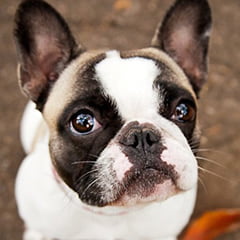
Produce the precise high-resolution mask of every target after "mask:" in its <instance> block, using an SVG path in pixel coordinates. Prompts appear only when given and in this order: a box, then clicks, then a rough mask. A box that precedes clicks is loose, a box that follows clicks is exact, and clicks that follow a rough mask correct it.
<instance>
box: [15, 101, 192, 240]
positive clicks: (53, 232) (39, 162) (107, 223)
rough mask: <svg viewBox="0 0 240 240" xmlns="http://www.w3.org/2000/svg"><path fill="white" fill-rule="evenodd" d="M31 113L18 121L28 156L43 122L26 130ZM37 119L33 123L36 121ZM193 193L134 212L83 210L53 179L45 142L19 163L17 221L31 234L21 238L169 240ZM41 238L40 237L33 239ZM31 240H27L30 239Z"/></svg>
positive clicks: (188, 209)
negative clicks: (22, 221)
mask: <svg viewBox="0 0 240 240" xmlns="http://www.w3.org/2000/svg"><path fill="white" fill-rule="evenodd" d="M33 114H35V110H34V108H33V105H29V106H28V108H27V110H26V112H25V115H24V118H23V122H22V141H23V144H24V147H25V149H26V151H27V152H29V151H30V148H31V147H30V146H31V142H32V141H34V134H33V133H34V132H35V131H36V130H37V126H38V125H39V124H40V122H41V121H42V119H41V118H37V121H36V122H32V121H31V124H30V125H29V119H34V118H33ZM35 119H36V118H35ZM195 195H196V188H193V189H192V190H190V191H187V192H185V193H181V194H178V195H176V196H173V197H171V198H169V199H168V200H166V201H164V202H161V203H160V202H153V203H150V204H148V205H145V206H139V207H134V208H131V209H130V208H128V209H125V208H111V207H107V208H100V209H99V210H97V209H96V208H91V207H86V206H85V205H83V204H82V203H81V202H80V200H79V199H78V197H77V194H75V193H74V192H73V191H72V190H71V189H69V188H68V187H67V186H66V185H65V184H64V183H60V182H58V181H57V180H56V178H55V176H54V174H53V171H52V164H51V160H50V156H49V151H48V144H47V137H46V136H45V138H42V139H41V141H40V142H38V143H37V144H36V145H35V148H34V151H33V152H31V153H30V154H29V155H28V156H27V157H26V158H25V159H24V161H23V163H22V165H21V167H20V170H19V173H18V177H17V182H16V197H17V202H18V207H19V213H20V216H21V217H22V218H23V220H24V222H25V224H26V227H27V229H28V231H29V232H35V233H36V235H35V236H37V237H36V238H32V237H31V236H30V235H31V234H26V235H25V236H26V238H25V239H36V240H41V239H45V238H43V236H44V237H47V238H49V239H52V238H57V239H61V240H74V239H75V240H76V239H78V240H81V239H91V240H92V239H111V240H113V239H131V240H135V239H136V240H141V239H150V240H153V239H158V240H173V239H176V236H177V235H178V234H179V232H180V231H181V230H182V228H183V227H184V226H185V225H186V223H187V222H188V220H189V217H190V215H191V213H192V210H193V207H194V203H195ZM37 233H41V234H37ZM29 236H30V237H29Z"/></svg>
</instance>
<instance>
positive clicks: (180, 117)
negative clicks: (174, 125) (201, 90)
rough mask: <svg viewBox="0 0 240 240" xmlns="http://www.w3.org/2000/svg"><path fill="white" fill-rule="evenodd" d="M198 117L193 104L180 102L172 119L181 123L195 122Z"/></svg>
mask: <svg viewBox="0 0 240 240" xmlns="http://www.w3.org/2000/svg"><path fill="white" fill-rule="evenodd" d="M195 117H196V111H195V109H194V107H193V106H191V104H189V103H187V102H180V103H179V104H178V105H177V106H176V108H175V112H174V114H173V115H172V119H173V120H176V121H179V122H189V121H193V120H194V119H195Z"/></svg>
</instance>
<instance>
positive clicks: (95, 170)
mask: <svg viewBox="0 0 240 240" xmlns="http://www.w3.org/2000/svg"><path fill="white" fill-rule="evenodd" d="M97 171H98V170H97V169H93V170H91V171H88V172H86V173H85V174H83V175H82V176H81V177H80V178H79V179H78V180H77V184H79V182H80V181H81V180H83V179H84V178H85V177H86V176H88V175H89V174H91V173H94V172H97Z"/></svg>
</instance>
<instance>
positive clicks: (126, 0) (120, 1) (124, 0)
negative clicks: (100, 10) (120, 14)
mask: <svg viewBox="0 0 240 240" xmlns="http://www.w3.org/2000/svg"><path fill="white" fill-rule="evenodd" d="M131 6H132V2H131V0H116V1H115V3H114V6H113V8H114V9H115V10H117V11H121V10H127V9H128V8H130V7H131Z"/></svg>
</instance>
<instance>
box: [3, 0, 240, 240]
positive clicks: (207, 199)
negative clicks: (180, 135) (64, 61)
mask: <svg viewBox="0 0 240 240" xmlns="http://www.w3.org/2000/svg"><path fill="white" fill-rule="evenodd" d="M209 1H210V4H211V7H212V11H213V20H214V24H213V32H212V38H211V46H210V58H209V80H208V82H207V84H206V85H205V87H204V89H203V91H202V93H201V100H200V103H199V105H200V112H199V116H200V122H201V126H202V145H201V153H200V154H201V156H202V157H203V158H204V159H203V160H200V161H199V164H200V165H201V166H203V167H204V169H206V170H205V171H200V178H201V181H200V182H199V194H198V200H197V205H196V209H195V212H194V215H193V218H195V217H197V216H200V215H201V214H202V213H203V212H205V211H208V210H213V209H217V208H234V207H238V208H239V207H240V107H239V104H240V66H239V65H240V49H239V48H240V28H239V23H240V1H239V0H229V1H226V0H209ZM19 2H20V1H19V0H1V2H0V113H1V115H0V121H1V122H0V239H1V240H19V239H21V234H22V230H23V224H22V222H21V220H20V219H19V217H18V215H17V209H16V204H15V199H14V181H15V176H16V173H17V169H18V167H19V165H20V163H21V161H22V159H23V158H24V153H23V151H22V148H21V145H20V140H19V122H20V119H21V115H22V111H23V109H24V106H25V104H26V102H27V100H26V98H25V97H23V96H22V94H21V93H20V91H19V88H18V83H17V76H16V66H17V63H16V53H15V46H14V43H13V37H12V29H13V17H14V13H15V10H16V7H17V5H18V4H19ZM48 2H49V3H50V4H52V5H53V6H55V7H56V8H57V9H58V11H60V12H61V13H62V14H63V16H64V17H65V18H66V20H67V22H68V23H69V25H70V27H71V29H72V31H73V32H74V34H75V36H76V38H77V39H78V41H79V42H81V43H82V44H83V45H85V46H86V47H87V48H106V47H107V48H111V49H113V48H118V49H135V48H141V47H147V46H149V43H150V41H151V38H152V36H153V33H154V30H155V27H156V26H157V24H158V22H159V21H160V20H161V19H162V17H163V14H164V12H165V11H166V9H167V8H168V7H169V6H170V5H171V3H172V1H169V0H147V1H146V0H101V1H100V0H62V1H59V0H48ZM205 158H206V159H205ZM219 239H221V240H223V239H224V240H226V239H228V240H239V239H240V231H238V232H234V233H232V234H227V235H225V236H223V237H221V238H219Z"/></svg>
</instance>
